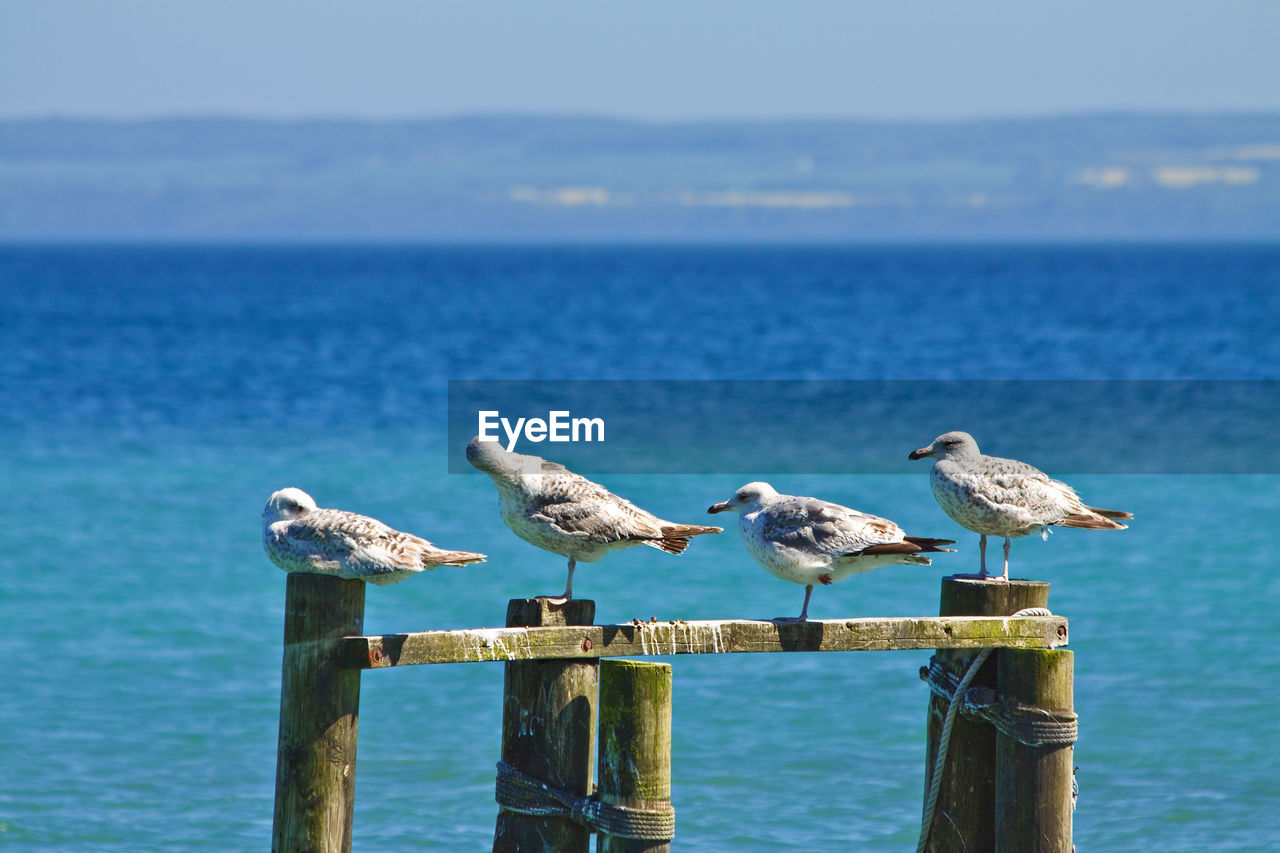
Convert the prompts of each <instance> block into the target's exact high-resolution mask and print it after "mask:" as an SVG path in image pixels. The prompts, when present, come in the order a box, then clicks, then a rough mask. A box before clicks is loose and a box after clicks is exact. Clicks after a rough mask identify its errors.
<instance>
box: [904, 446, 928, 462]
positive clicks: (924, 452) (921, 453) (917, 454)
mask: <svg viewBox="0 0 1280 853" xmlns="http://www.w3.org/2000/svg"><path fill="white" fill-rule="evenodd" d="M932 451H933V445H932V444H931V445H929V446H928V447H921V448H920V449H919V450H913V451H911V452H910V453H908V454H907V458H908V459H923V458H925V457H926V456H932V455H933V452H932Z"/></svg>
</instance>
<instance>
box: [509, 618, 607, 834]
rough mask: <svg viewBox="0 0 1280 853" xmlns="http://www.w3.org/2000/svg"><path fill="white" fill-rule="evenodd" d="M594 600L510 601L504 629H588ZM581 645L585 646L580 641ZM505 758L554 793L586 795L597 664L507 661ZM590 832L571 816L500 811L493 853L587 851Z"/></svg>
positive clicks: (591, 758)
mask: <svg viewBox="0 0 1280 853" xmlns="http://www.w3.org/2000/svg"><path fill="white" fill-rule="evenodd" d="M595 612H596V604H595V602H594V601H589V600H581V599H573V600H570V601H568V602H565V603H563V604H554V603H551V602H549V601H548V600H547V599H545V598H529V599H512V600H511V601H510V602H509V603H508V605H507V627H509V628H511V627H517V626H527V627H541V626H554V625H559V626H566V625H590V624H592V622H594V621H595ZM584 642H589V641H586V640H584ZM504 667H505V672H504V676H503V688H502V760H503V761H504V762H506V763H507V764H509V765H511V766H512V767H514V768H516V769H517V770H519V771H521V772H523V773H526V774H528V775H529V776H532V777H533V778H535V779H537V780H539V781H542V782H545V783H546V784H548V785H550V786H551V787H553V788H557V789H559V790H561V791H565V792H567V793H570V794H574V795H577V796H580V797H584V796H587V795H588V794H590V793H591V787H592V780H591V770H592V765H593V764H594V758H595V753H594V750H595V727H596V687H597V673H598V669H599V661H598V660H596V659H588V660H538V661H511V662H509V663H507V664H505V665H504ZM590 839H591V835H590V833H589V832H588V831H587V829H586V828H585V827H583V826H580V825H579V824H577V823H574V822H573V821H572V820H570V819H569V818H568V817H555V816H553V817H539V816H533V815H525V814H520V813H518V812H514V811H510V810H508V809H505V808H501V807H500V808H499V810H498V819H497V825H496V827H495V828H494V834H493V850H494V853H517V851H519V853H553V851H554V853H562V851H563V853H574V852H575V851H577V852H578V853H587V850H588V847H589V842H590Z"/></svg>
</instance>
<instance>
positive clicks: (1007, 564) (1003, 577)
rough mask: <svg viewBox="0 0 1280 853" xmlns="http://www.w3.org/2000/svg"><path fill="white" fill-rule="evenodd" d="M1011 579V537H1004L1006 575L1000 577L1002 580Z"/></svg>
mask: <svg viewBox="0 0 1280 853" xmlns="http://www.w3.org/2000/svg"><path fill="white" fill-rule="evenodd" d="M1008 579H1009V537H1008V536H1006V537H1004V574H1002V575H1001V576H1000V580H1002V581H1007V580H1008Z"/></svg>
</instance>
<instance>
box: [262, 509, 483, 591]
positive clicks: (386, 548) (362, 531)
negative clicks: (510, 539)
mask: <svg viewBox="0 0 1280 853" xmlns="http://www.w3.org/2000/svg"><path fill="white" fill-rule="evenodd" d="M262 545H263V547H264V548H265V549H266V551H267V556H268V557H270V558H271V562H273V563H275V564H276V565H277V566H279V567H280V568H282V569H284V570H285V571H286V572H305V573H308V574H316V575H335V576H337V577H340V578H346V579H353V578H354V579H357V580H362V581H368V582H370V583H376V584H380V585H383V584H392V583H399V582H400V581H402V580H404V579H405V578H407V577H409V576H411V575H416V574H418V573H419V572H422V571H425V570H427V569H434V568H435V567H436V566H465V565H467V564H469V563H479V562H483V561H484V554H474V553H472V552H470V551H446V550H444V549H443V548H437V547H436V546H434V545H432V544H431V543H430V542H428V541H427V540H425V539H422V538H420V537H417V536H414V535H413V534H412V533H402V532H401V531H399V530H393V529H392V528H390V527H388V526H387V525H385V524H383V523H382V522H381V521H378V520H377V519H376V518H370V517H369V516H367V515H357V514H356V513H354V512H345V511H343V510H340V509H319V508H317V507H316V502H315V501H314V500H313V499H312V498H311V495H309V494H307V493H306V492H304V491H302V489H292V488H291V489H281V490H280V491H278V492H276V493H275V494H273V495H272V496H271V498H270V499H269V500H268V501H267V506H266V508H265V509H264V510H263V511H262Z"/></svg>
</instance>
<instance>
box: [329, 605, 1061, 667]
mask: <svg viewBox="0 0 1280 853" xmlns="http://www.w3.org/2000/svg"><path fill="white" fill-rule="evenodd" d="M1067 635H1068V632H1067V619H1066V617H1063V616H1023V617H1017V618H1012V617H964V616H928V617H889V618H884V617H879V618H869V619H821V620H816V619H815V620H810V621H807V622H774V621H765V620H748V619H724V620H715V619H713V620H700V621H689V622H686V621H682V620H676V621H669V622H657V621H649V622H641V621H638V620H637V621H633V622H626V623H622V624H618V625H584V626H579V627H540V628H470V629H464V630H456V631H420V632H415V633H408V634H378V635H370V636H349V637H343V638H342V639H341V640H338V641H337V642H336V648H335V649H334V652H335V655H336V658H337V662H338V664H339V665H340V666H345V667H348V668H350V669H383V668H386V667H392V666H407V665H410V664H440V663H475V662H486V661H516V660H552V659H590V658H610V657H647V656H654V655H687V654H695V655H696V654H732V653H742V652H853V651H893V650H919V649H974V648H1022V649H1048V648H1057V647H1058V646H1064V645H1066V644H1067Z"/></svg>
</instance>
